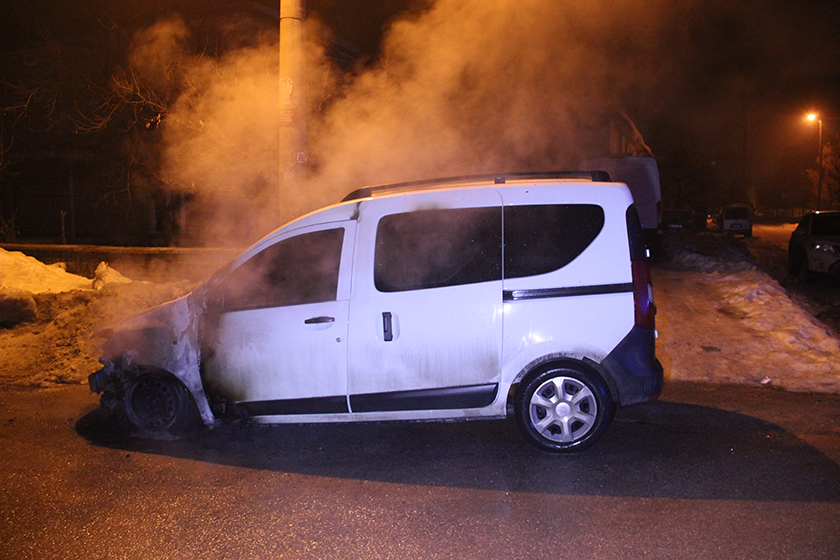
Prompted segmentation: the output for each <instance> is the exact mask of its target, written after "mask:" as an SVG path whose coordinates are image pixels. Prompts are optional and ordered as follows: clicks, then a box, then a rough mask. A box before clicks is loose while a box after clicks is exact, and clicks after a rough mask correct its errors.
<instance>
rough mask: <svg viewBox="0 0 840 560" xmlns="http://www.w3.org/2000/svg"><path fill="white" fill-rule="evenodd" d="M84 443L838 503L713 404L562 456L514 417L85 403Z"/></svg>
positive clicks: (369, 475)
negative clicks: (450, 418)
mask: <svg viewBox="0 0 840 560" xmlns="http://www.w3.org/2000/svg"><path fill="white" fill-rule="evenodd" d="M76 429H77V431H78V433H79V434H81V435H82V436H83V437H85V438H87V439H88V440H90V441H91V442H93V443H95V444H97V445H102V446H105V447H113V448H118V449H121V450H126V451H132V452H136V453H148V454H158V455H164V456H169V457H175V458H181V459H188V460H192V461H202V462H206V463H209V464H218V465H226V466H232V467H239V468H247V469H257V470H269V471H277V472H288V473H296V474H303V475H312V476H320V477H331V478H345V479H359V480H372V481H379V482H389V483H395V484H412V485H429V486H443V487H460V488H475V489H487V490H496V491H499V490H501V491H511V492H532V493H537V494H572V495H598V496H630V497H650V498H677V499H704V500H709V499H713V500H750V501H789V502H799V501H809V502H810V501H816V502H830V503H837V502H840V466H838V465H837V464H836V463H834V462H833V461H831V460H830V459H829V458H828V457H826V456H825V455H823V454H822V453H820V452H819V451H818V450H817V449H815V448H813V447H812V446H810V445H808V444H806V443H805V442H803V441H802V440H800V439H798V438H797V437H795V436H794V435H792V434H790V433H788V432H786V431H784V430H782V429H781V428H779V427H778V426H776V425H774V424H771V423H768V422H765V421H762V420H759V419H756V418H753V417H750V416H746V415H743V414H737V413H733V412H726V411H721V410H717V409H714V408H709V407H704V406H697V405H690V404H682V403H669V402H657V403H652V404H648V405H642V406H638V407H635V408H629V409H625V410H622V411H620V412H619V414H618V415H617V416H616V419H615V421H614V422H613V424H612V426H611V427H610V429H609V430H608V431H607V433H606V434H605V436H604V437H603V439H602V440H601V441H600V442H599V443H598V444H596V445H595V446H594V447H592V448H591V449H589V450H587V451H585V452H582V453H578V454H572V455H555V454H550V453H546V452H542V451H539V450H537V449H536V448H533V447H532V446H530V445H529V444H528V443H526V442H525V441H524V440H523V439H522V438H521V436H520V434H519V432H518V430H517V427H516V425H515V422H512V421H475V422H463V423H387V424H316V425H272V426H263V425H241V426H223V427H219V428H215V429H213V430H199V431H196V432H194V433H191V434H186V435H181V436H168V437H165V438H161V437H157V438H149V437H140V436H138V435H137V434H132V433H131V432H130V430H129V428H128V426H127V425H126V424H124V423H120V422H119V421H115V420H114V419H113V418H111V417H109V416H108V415H107V414H105V413H104V412H103V411H101V410H95V411H93V412H91V413H89V414H88V415H86V416H85V417H83V418H82V419H80V420H79V421H78V422H77V424H76Z"/></svg>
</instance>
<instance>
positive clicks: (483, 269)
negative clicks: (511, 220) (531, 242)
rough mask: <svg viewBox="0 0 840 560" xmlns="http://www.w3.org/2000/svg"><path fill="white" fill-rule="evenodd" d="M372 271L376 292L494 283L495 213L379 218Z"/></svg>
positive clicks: (497, 256) (498, 242) (498, 246)
mask: <svg viewBox="0 0 840 560" xmlns="http://www.w3.org/2000/svg"><path fill="white" fill-rule="evenodd" d="M374 267H375V268H374V270H375V272H374V282H375V285H376V289H377V290H379V291H380V292H401V291H406V290H422V289H427V288H440V287H444V286H457V285H461V284H474V283H477V282H489V281H492V280H500V279H501V277H502V215H501V208H499V207H488V208H450V209H431V210H418V211H415V212H405V213H402V214H391V215H388V216H384V217H383V218H382V219H381V220H380V221H379V225H378V226H377V230H376V252H375V256H374Z"/></svg>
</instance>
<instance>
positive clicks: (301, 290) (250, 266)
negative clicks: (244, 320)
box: [224, 228, 344, 311]
mask: <svg viewBox="0 0 840 560" xmlns="http://www.w3.org/2000/svg"><path fill="white" fill-rule="evenodd" d="M343 239H344V229H341V228H339V229H329V230H324V231H316V232H312V233H304V234H302V235H298V236H296V237H290V238H289V239H285V240H283V241H280V242H279V243H276V244H274V245H272V246H271V247H268V248H267V249H265V250H263V251H262V252H260V253H258V254H257V255H255V256H254V257H252V258H251V259H250V260H248V261H247V262H245V263H244V264H242V266H240V267H239V268H237V269H235V270H234V271H233V272H232V273H231V274H230V276H228V277H227V279H225V281H224V294H225V300H224V308H225V310H226V311H234V310H237V309H254V308H259V307H280V306H286V305H300V304H304V303H316V302H320V301H334V300H335V298H336V292H337V290H338V269H339V264H340V262H341V244H342V240H343Z"/></svg>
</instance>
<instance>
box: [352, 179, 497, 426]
mask: <svg viewBox="0 0 840 560" xmlns="http://www.w3.org/2000/svg"><path fill="white" fill-rule="evenodd" d="M501 227H502V223H501V197H500V196H499V194H498V193H497V192H495V191H491V190H486V189H477V190H464V191H456V192H437V193H435V192H431V193H423V194H421V195H411V197H410V198H409V197H407V196H405V197H394V198H392V199H379V200H376V199H375V200H373V201H371V202H367V203H363V204H362V206H361V209H360V217H359V235H358V239H359V244H358V247H357V251H356V258H355V273H354V294H353V299H352V302H351V309H350V316H351V325H350V333H349V335H350V356H349V371H348V385H349V387H348V389H349V393H350V405H351V409H352V411H353V412H354V413H355V412H360V413H384V416H385V417H388V414H389V413H398V412H400V411H422V410H425V411H447V410H449V411H453V410H462V409H471V408H481V407H485V406H488V405H490V404H492V403H493V401H494V400H495V397H496V393H497V389H498V381H499V371H500V365H501V344H502V281H501V259H502V247H501ZM437 414H438V415H444V416H445V415H447V413H445V412H443V413H441V412H437ZM381 415H382V414H380V416H381ZM409 415H410V416H423V414H416V413H412V414H409Z"/></svg>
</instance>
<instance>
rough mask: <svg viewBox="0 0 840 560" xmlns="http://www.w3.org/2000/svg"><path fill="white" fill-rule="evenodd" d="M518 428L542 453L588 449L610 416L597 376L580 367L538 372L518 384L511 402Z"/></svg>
mask: <svg viewBox="0 0 840 560" xmlns="http://www.w3.org/2000/svg"><path fill="white" fill-rule="evenodd" d="M514 411H515V413H516V420H517V422H518V423H519V428H520V429H521V430H522V432H523V434H524V435H525V437H526V438H527V439H528V440H529V441H530V442H531V443H533V444H535V445H536V446H537V447H539V448H541V449H544V450H546V451H553V452H557V453H569V452H574V451H581V450H583V449H586V448H587V447H589V446H590V445H592V444H593V443H595V442H596V441H598V439H599V438H600V437H601V435H603V433H604V431H606V429H607V427H608V426H609V424H610V422H611V421H612V416H613V412H614V407H613V402H612V397H611V395H610V391H609V389H608V388H607V386H606V384H605V383H604V381H603V380H602V379H601V377H600V376H599V375H598V374H597V373H595V372H594V371H592V370H591V369H590V368H588V367H586V366H584V365H583V364H577V363H568V362H563V363H556V364H550V365H548V366H544V367H541V368H540V369H538V370H536V371H534V372H533V373H531V374H529V375H528V376H527V377H526V378H525V380H524V381H523V382H522V383H520V385H519V390H518V392H517V395H516V400H515V401H514Z"/></svg>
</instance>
